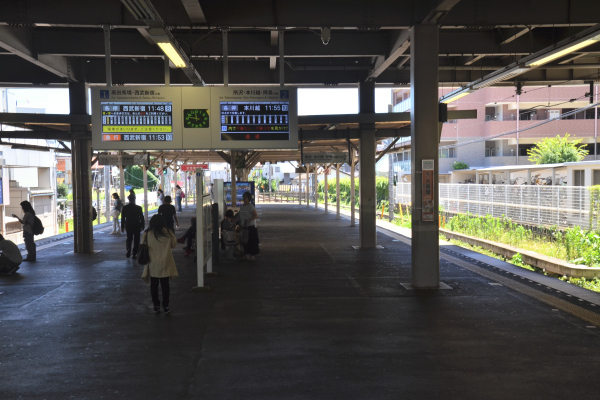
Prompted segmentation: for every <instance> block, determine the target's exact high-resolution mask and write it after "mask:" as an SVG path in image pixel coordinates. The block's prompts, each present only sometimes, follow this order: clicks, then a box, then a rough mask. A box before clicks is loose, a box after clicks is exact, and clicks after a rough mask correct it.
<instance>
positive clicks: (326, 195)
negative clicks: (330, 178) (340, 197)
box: [323, 169, 329, 214]
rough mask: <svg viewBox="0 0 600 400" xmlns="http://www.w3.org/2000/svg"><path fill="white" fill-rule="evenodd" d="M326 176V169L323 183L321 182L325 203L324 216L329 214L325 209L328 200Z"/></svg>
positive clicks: (326, 208)
mask: <svg viewBox="0 0 600 400" xmlns="http://www.w3.org/2000/svg"><path fill="white" fill-rule="evenodd" d="M327 175H328V174H327V169H326V170H325V181H324V182H323V201H324V202H325V214H327V213H328V212H329V211H328V207H327V202H328V200H329V198H328V193H327V189H328V188H327V184H328V182H327Z"/></svg>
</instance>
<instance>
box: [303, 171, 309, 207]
mask: <svg viewBox="0 0 600 400" xmlns="http://www.w3.org/2000/svg"><path fill="white" fill-rule="evenodd" d="M309 170H310V165H308V164H307V165H306V190H305V192H304V194H305V196H306V208H308V207H310V195H309V192H308V191H309V188H310V174H309Z"/></svg>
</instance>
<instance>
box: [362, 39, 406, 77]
mask: <svg viewBox="0 0 600 400" xmlns="http://www.w3.org/2000/svg"><path fill="white" fill-rule="evenodd" d="M409 38H410V31H409V30H405V31H401V32H399V33H397V37H396V40H395V41H394V45H393V46H392V49H391V50H390V53H389V55H388V56H387V57H386V58H383V57H380V58H378V59H377V62H376V64H375V67H374V68H373V71H371V73H370V74H369V77H368V78H367V80H373V79H375V78H377V77H378V76H379V75H381V73H382V72H383V71H385V70H386V69H388V67H389V66H390V65H392V64H393V63H394V62H395V61H396V60H397V59H398V57H400V56H401V55H402V54H404V52H405V51H406V50H407V49H408V47H409V46H410V42H409Z"/></svg>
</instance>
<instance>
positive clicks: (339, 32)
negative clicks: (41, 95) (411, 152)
mask: <svg viewBox="0 0 600 400" xmlns="http://www.w3.org/2000/svg"><path fill="white" fill-rule="evenodd" d="M599 15H600V2H599V1H589V0H548V1H543V2H542V1H539V2H538V1H523V0H505V1H500V2H499V1H482V0H379V1H373V0H304V1H283V0H256V1H247V0H230V1H214V0H102V1H98V0H55V1H48V0H27V1H23V0H3V1H1V2H0V63H1V65H2V68H0V86H6V87H17V86H35V87H61V86H66V85H67V84H68V82H69V81H77V82H85V83H87V84H88V85H105V84H106V82H107V74H106V54H107V49H108V48H110V56H111V70H112V84H113V85H117V86H121V85H162V84H164V83H165V79H167V77H166V74H165V61H164V54H165V53H163V51H162V50H161V48H160V47H159V46H158V45H157V44H158V43H165V42H166V43H170V44H171V45H173V48H174V49H175V52H176V53H178V54H179V55H180V56H181V58H182V61H181V62H182V63H183V64H184V68H175V65H174V63H173V62H171V63H170V68H167V71H168V73H167V74H168V80H169V81H170V84H171V85H196V86H198V85H223V84H224V83H225V80H227V83H228V84H229V85H279V84H280V83H284V84H285V85H292V86H297V87H343V86H351V87H356V85H357V84H358V83H359V82H365V81H372V82H374V83H375V85H376V86H377V87H408V86H409V85H410V79H411V74H410V34H409V29H410V28H411V27H412V26H414V25H415V24H419V23H425V24H437V25H439V29H440V43H439V65H440V67H439V68H440V72H439V80H440V86H442V87H446V88H450V89H459V90H460V88H461V87H463V88H465V87H468V88H473V89H477V88H482V87H486V86H489V85H510V86H513V85H516V84H522V85H555V84H565V83H570V84H581V83H586V82H589V81H594V80H598V79H599V78H600V75H599V74H600V60H599V59H600V24H599V20H598V16H599ZM107 39H109V40H107ZM282 63H283V70H281V68H280V67H281V66H282ZM224 65H227V68H226V70H227V73H225V68H224ZM225 76H227V79H225ZM21 122H22V123H31V121H21ZM15 124H16V123H15ZM378 124H379V125H381V123H378ZM301 127H302V128H303V129H305V130H315V129H316V130H336V129H337V130H339V129H340V128H346V127H347V126H346V127H344V126H341V127H340V126H339V124H338V125H335V124H308V123H307V124H306V125H304V126H302V125H301ZM353 127H355V128H357V126H356V124H355V125H354V126H353ZM406 127H407V124H406V123H396V124H392V125H391V126H390V125H387V126H385V128H386V129H387V128H390V129H398V130H401V129H406ZM378 129H379V128H378ZM61 130H62V129H61V128H60V127H58V126H51V125H48V124H41V125H40V126H38V127H37V128H36V131H37V132H38V133H37V135H42V136H43V135H44V132H50V133H47V134H46V136H47V137H50V136H52V135H55V133H56V134H58V133H60V132H61ZM67 130H68V129H67ZM57 132H58V133H57ZM404 132H405V133H406V131H404ZM1 135H2V137H8V136H7V135H8V134H7V133H6V132H4V133H2V134H1ZM55 136H56V135H55ZM396 136H402V135H396ZM340 143H341V142H340ZM307 144H308V143H307Z"/></svg>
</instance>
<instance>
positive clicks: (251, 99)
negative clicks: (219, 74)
mask: <svg viewBox="0 0 600 400" xmlns="http://www.w3.org/2000/svg"><path fill="white" fill-rule="evenodd" d="M211 102H212V107H211V110H212V112H213V115H214V117H217V118H218V121H216V123H215V125H214V127H213V147H214V148H220V149H244V150H249V149H253V150H261V149H298V111H297V110H298V97H297V91H296V89H295V88H283V87H241V86H237V87H236V86H228V87H220V88H212V93H211Z"/></svg>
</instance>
